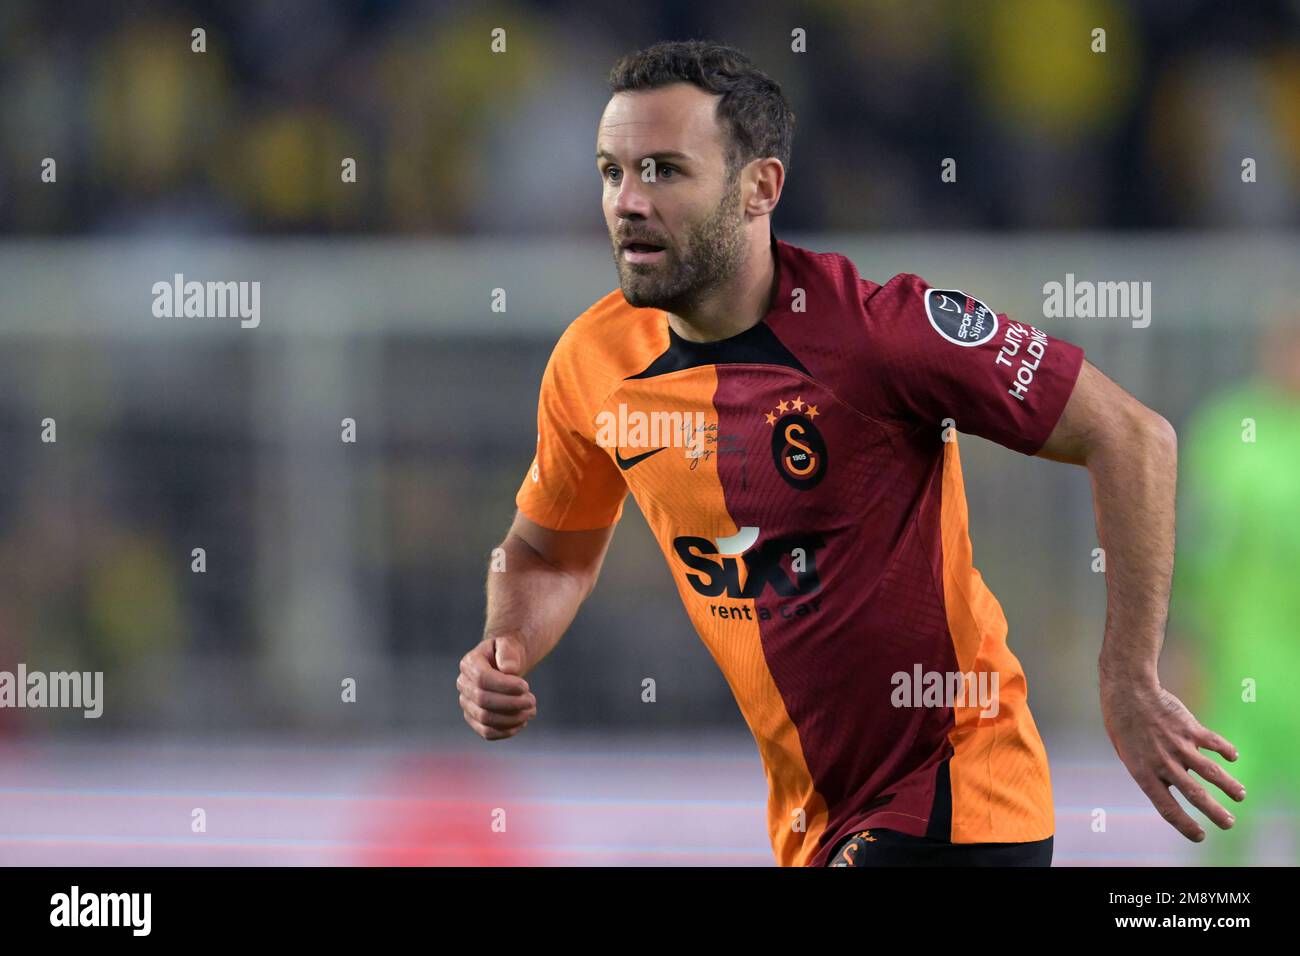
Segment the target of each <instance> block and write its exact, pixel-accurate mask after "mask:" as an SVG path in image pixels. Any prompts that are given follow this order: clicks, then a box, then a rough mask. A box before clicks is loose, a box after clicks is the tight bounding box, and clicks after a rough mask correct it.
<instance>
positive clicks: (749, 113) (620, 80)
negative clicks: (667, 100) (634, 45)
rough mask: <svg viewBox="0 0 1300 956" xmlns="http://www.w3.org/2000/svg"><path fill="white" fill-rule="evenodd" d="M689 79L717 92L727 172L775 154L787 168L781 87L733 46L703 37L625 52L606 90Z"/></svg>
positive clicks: (790, 116) (787, 114) (787, 118)
mask: <svg viewBox="0 0 1300 956" xmlns="http://www.w3.org/2000/svg"><path fill="white" fill-rule="evenodd" d="M673 83H690V84H692V85H693V86H697V87H699V88H700V89H702V90H704V91H705V92H706V93H713V94H717V95H721V97H722V99H720V100H719V101H718V105H717V110H716V114H715V115H716V116H717V117H718V120H719V121H720V122H721V123H722V124H723V125H724V126H725V127H726V128H727V129H728V130H729V131H730V141H729V142H728V144H727V171H728V174H729V175H731V176H734V175H735V174H736V172H737V171H738V170H739V169H740V168H741V167H742V166H744V165H745V164H746V163H749V162H752V161H753V160H755V159H765V158H766V157H768V156H775V157H776V158H777V159H779V160H781V164H782V165H783V166H785V168H786V169H787V170H788V169H789V168H790V145H791V141H792V140H793V139H794V112H793V111H792V110H791V109H790V104H789V102H787V100H786V98H785V94H784V93H782V92H781V85H780V84H779V83H777V82H776V81H775V80H773V79H772V78H771V77H769V76H768V75H767V74H765V73H763V72H762V71H761V70H759V69H758V68H757V67H755V66H754V64H753V63H752V62H751V61H750V59H749V57H747V56H745V54H743V53H741V52H740V51H739V50H737V49H735V48H734V47H729V46H726V45H724V44H721V43H713V42H710V41H708V40H672V41H668V42H664V43H656V44H655V45H654V46H650V47H646V48H645V49H644V50H638V51H636V52H635V53H629V54H627V55H626V56H624V57H623V58H622V59H621V60H619V61H618V62H617V63H616V64H614V68H613V69H612V70H610V71H609V92H610V93H611V94H614V93H632V92H637V91H640V90H657V89H659V88H660V87H664V86H669V85H671V84H673Z"/></svg>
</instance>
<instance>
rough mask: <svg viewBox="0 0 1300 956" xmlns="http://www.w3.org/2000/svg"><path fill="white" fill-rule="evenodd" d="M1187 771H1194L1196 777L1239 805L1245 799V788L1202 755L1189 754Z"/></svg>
mask: <svg viewBox="0 0 1300 956" xmlns="http://www.w3.org/2000/svg"><path fill="white" fill-rule="evenodd" d="M1186 763H1187V769H1188V770H1194V771H1196V775H1197V776H1198V777H1200V778H1201V779H1202V780H1204V781H1205V782H1206V783H1212V784H1214V785H1215V786H1216V787H1218V788H1219V789H1220V790H1222V791H1223V792H1224V793H1226V794H1227V795H1228V796H1230V797H1232V799H1234V800H1236V801H1237V802H1238V803H1240V802H1241V801H1242V800H1245V799H1246V788H1245V787H1243V786H1242V785H1241V783H1240V782H1239V781H1238V780H1237V779H1236V778H1235V777H1234V776H1233V775H1232V774H1230V773H1228V771H1226V770H1224V769H1223V768H1222V767H1220V766H1219V765H1218V764H1217V763H1215V762H1214V761H1213V760H1211V759H1210V758H1209V757H1207V756H1205V755H1204V754H1202V753H1199V752H1198V753H1196V754H1190V755H1188V757H1187V760H1186Z"/></svg>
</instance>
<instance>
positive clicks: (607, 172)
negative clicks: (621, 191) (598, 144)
mask: <svg viewBox="0 0 1300 956" xmlns="http://www.w3.org/2000/svg"><path fill="white" fill-rule="evenodd" d="M618 174H619V168H618V167H617V166H614V165H609V166H606V167H605V168H604V169H603V170H601V176H602V177H604V179H605V181H606V182H610V183H616V182H618Z"/></svg>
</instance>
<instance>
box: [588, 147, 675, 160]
mask: <svg viewBox="0 0 1300 956" xmlns="http://www.w3.org/2000/svg"><path fill="white" fill-rule="evenodd" d="M596 158H597V159H608V160H610V161H612V162H618V157H617V156H615V155H614V154H613V153H611V152H609V151H608V150H604V149H598V150H596ZM641 158H642V159H653V160H655V161H658V160H662V159H676V160H686V161H687V162H690V161H691V160H693V159H694V157H693V156H690V155H688V154H687V153H680V152H678V151H677V150H674V149H664V150H660V151H659V152H657V153H647V154H646V155H645V156H642V157H641Z"/></svg>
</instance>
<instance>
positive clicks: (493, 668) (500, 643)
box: [456, 637, 537, 740]
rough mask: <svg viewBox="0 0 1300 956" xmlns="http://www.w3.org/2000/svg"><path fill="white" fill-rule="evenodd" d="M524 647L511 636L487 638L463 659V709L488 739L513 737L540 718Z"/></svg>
mask: <svg viewBox="0 0 1300 956" xmlns="http://www.w3.org/2000/svg"><path fill="white" fill-rule="evenodd" d="M523 660H524V652H523V647H522V645H521V644H520V643H519V641H517V640H516V639H514V638H511V637H488V638H484V639H483V640H482V641H481V642H480V643H479V644H478V646H477V647H475V648H474V649H473V650H471V651H470V652H469V653H468V654H466V655H465V656H464V657H462V658H461V659H460V676H459V677H457V678H456V689H457V690H459V691H460V709H461V710H462V711H463V712H464V714H465V722H466V723H467V724H469V725H470V726H471V727H473V728H474V732H475V733H477V734H478V735H479V736H480V737H482V738H483V739H484V740H502V739H504V738H506V737H513V736H514V735H515V734H517V733H519V731H521V730H523V729H524V728H525V727H527V726H528V721H530V720H532V719H533V718H534V717H536V716H537V698H536V697H534V696H533V694H532V692H531V691H530V690H529V689H528V681H526V680H524V679H523V677H521V676H520V674H521V672H522V671H523Z"/></svg>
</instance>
